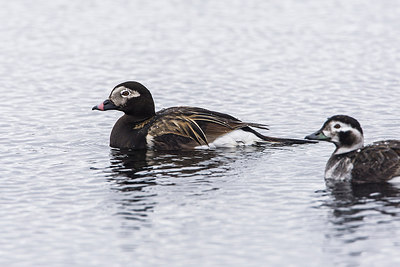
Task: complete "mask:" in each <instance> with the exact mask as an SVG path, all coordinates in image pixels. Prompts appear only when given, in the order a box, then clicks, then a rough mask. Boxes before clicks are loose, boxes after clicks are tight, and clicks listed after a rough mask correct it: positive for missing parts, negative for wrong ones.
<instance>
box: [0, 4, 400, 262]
mask: <svg viewBox="0 0 400 267" xmlns="http://www.w3.org/2000/svg"><path fill="white" fill-rule="evenodd" d="M0 33H1V36H2V37H1V44H2V52H1V53H0V85H1V87H0V88H1V89H0V90H1V93H2V96H3V98H2V99H3V102H2V105H1V112H0V126H1V127H0V131H1V135H0V148H1V151H2V153H1V156H0V176H1V187H0V205H1V209H0V218H1V220H0V237H1V238H0V264H1V265H2V266H43V265H45V266H166V265H168V266H191V265H193V266H224V265H232V266H396V265H398V264H399V263H400V257H399V256H398V251H399V249H400V239H399V236H400V220H399V218H400V217H399V215H400V212H399V205H400V187H399V186H396V185H390V184H385V185H381V186H359V187H355V188H351V187H346V186H337V187H334V188H329V187H327V186H326V184H325V182H324V180H323V169H324V166H325V163H326V161H327V159H328V158H329V155H330V154H331V153H332V151H333V149H334V148H333V145H331V144H327V143H322V144H318V145H304V146H292V147H270V146H266V147H249V148H237V149H218V150H214V151H207V150H205V151H203V150H202V151H192V152H187V151H186V152H168V153H165V152H164V153H161V152H154V151H148V152H145V151H142V152H127V151H120V150H115V149H111V148H110V147H109V146H108V138H109V133H110V131H111V128H112V126H113V124H114V122H115V121H116V119H117V118H118V117H119V116H120V115H121V114H119V113H118V112H111V111H110V112H103V113H102V112H94V111H91V107H92V106H93V105H95V104H97V103H98V102H100V101H102V100H104V99H105V98H106V97H107V96H108V94H109V92H110V90H111V89H112V88H113V87H114V86H115V85H116V84H118V83H120V82H123V81H126V80H137V81H140V82H142V83H143V84H145V85H146V86H147V87H148V88H149V89H150V90H151V92H152V93H153V96H154V99H155V102H156V108H157V109H161V108H165V107H169V106H177V105H191V106H200V107H204V108H208V109H212V110H216V111H220V112H226V113H229V114H232V115H234V116H236V117H238V118H240V119H242V120H245V121H253V122H259V123H266V124H268V125H269V127H270V131H269V132H265V131H264V132H263V133H264V134H269V135H271V136H285V137H293V138H302V137H304V136H305V135H307V134H309V133H311V132H314V131H315V130H317V129H319V127H320V126H321V125H322V123H323V122H324V121H325V119H326V118H327V117H328V116H331V115H334V114H339V113H340V114H348V115H351V116H354V117H356V118H357V119H358V120H359V121H360V122H361V124H362V126H363V128H364V132H365V138H366V142H367V143H370V142H372V141H376V140H381V139H385V138H392V139H393V138H395V139H396V138H397V139H399V136H400V135H399V134H400V131H399V126H398V125H399V124H398V121H399V120H398V113H399V108H398V107H399V105H398V99H400V90H399V88H400V84H399V82H400V78H399V77H400V65H399V64H400V63H399V62H400V4H399V3H398V2H397V1H390V0H389V1H380V2H377V1H372V0H371V1H358V0H353V1H344V0H343V1H316V0H310V1H294V0H284V1H261V0H260V1H258V0H255V1H217V2H216V1H174V0H168V1H152V2H149V1H140V0H135V1H124V0H117V1H84V2H82V1H65V0H57V1H38V2H35V3H31V2H29V1H23V0H16V1H8V2H4V3H3V5H2V8H1V9H0Z"/></svg>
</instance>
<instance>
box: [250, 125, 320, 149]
mask: <svg viewBox="0 0 400 267" xmlns="http://www.w3.org/2000/svg"><path fill="white" fill-rule="evenodd" d="M243 130H244V131H248V132H251V133H253V134H255V135H256V136H257V137H259V138H260V139H262V141H264V142H266V143H271V144H277V145H296V144H299V145H300V144H314V143H318V142H316V141H311V140H306V139H292V138H279V137H270V136H265V135H263V134H260V133H259V132H257V131H256V130H254V129H252V128H250V127H246V128H243Z"/></svg>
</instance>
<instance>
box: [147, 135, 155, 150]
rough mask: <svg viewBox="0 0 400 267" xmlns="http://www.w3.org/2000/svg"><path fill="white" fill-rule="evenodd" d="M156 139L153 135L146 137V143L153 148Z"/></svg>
mask: <svg viewBox="0 0 400 267" xmlns="http://www.w3.org/2000/svg"><path fill="white" fill-rule="evenodd" d="M153 139H154V137H153V136H151V135H149V134H148V135H146V143H147V147H148V148H151V147H153V146H154V142H153Z"/></svg>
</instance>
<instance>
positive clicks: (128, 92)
mask: <svg viewBox="0 0 400 267" xmlns="http://www.w3.org/2000/svg"><path fill="white" fill-rule="evenodd" d="M137 97H140V93H139V92H138V91H136V90H133V89H130V88H126V87H125V86H120V87H117V88H115V89H114V90H113V91H112V92H111V94H110V97H109V98H110V100H111V101H112V102H113V103H114V105H116V106H118V107H125V106H126V104H127V103H128V100H130V99H132V98H137Z"/></svg>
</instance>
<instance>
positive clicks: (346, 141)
mask: <svg viewBox="0 0 400 267" xmlns="http://www.w3.org/2000/svg"><path fill="white" fill-rule="evenodd" d="M306 139H309V140H320V141H328V142H332V143H334V144H335V146H336V149H335V151H334V152H333V154H332V155H331V157H330V158H329V160H328V163H327V164H326V167H325V179H327V180H331V181H350V182H352V183H357V184H361V183H379V182H386V181H388V180H390V179H392V178H393V177H396V176H400V141H398V140H386V141H378V142H374V143H372V144H371V145H368V146H364V136H363V130H362V128H361V125H360V123H359V122H358V121H357V120H356V119H354V118H352V117H349V116H346V115H336V116H333V117H331V118H329V119H328V120H327V121H326V122H325V123H324V125H323V126H322V128H321V129H320V130H318V131H317V132H315V133H313V134H310V135H308V136H306Z"/></svg>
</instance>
